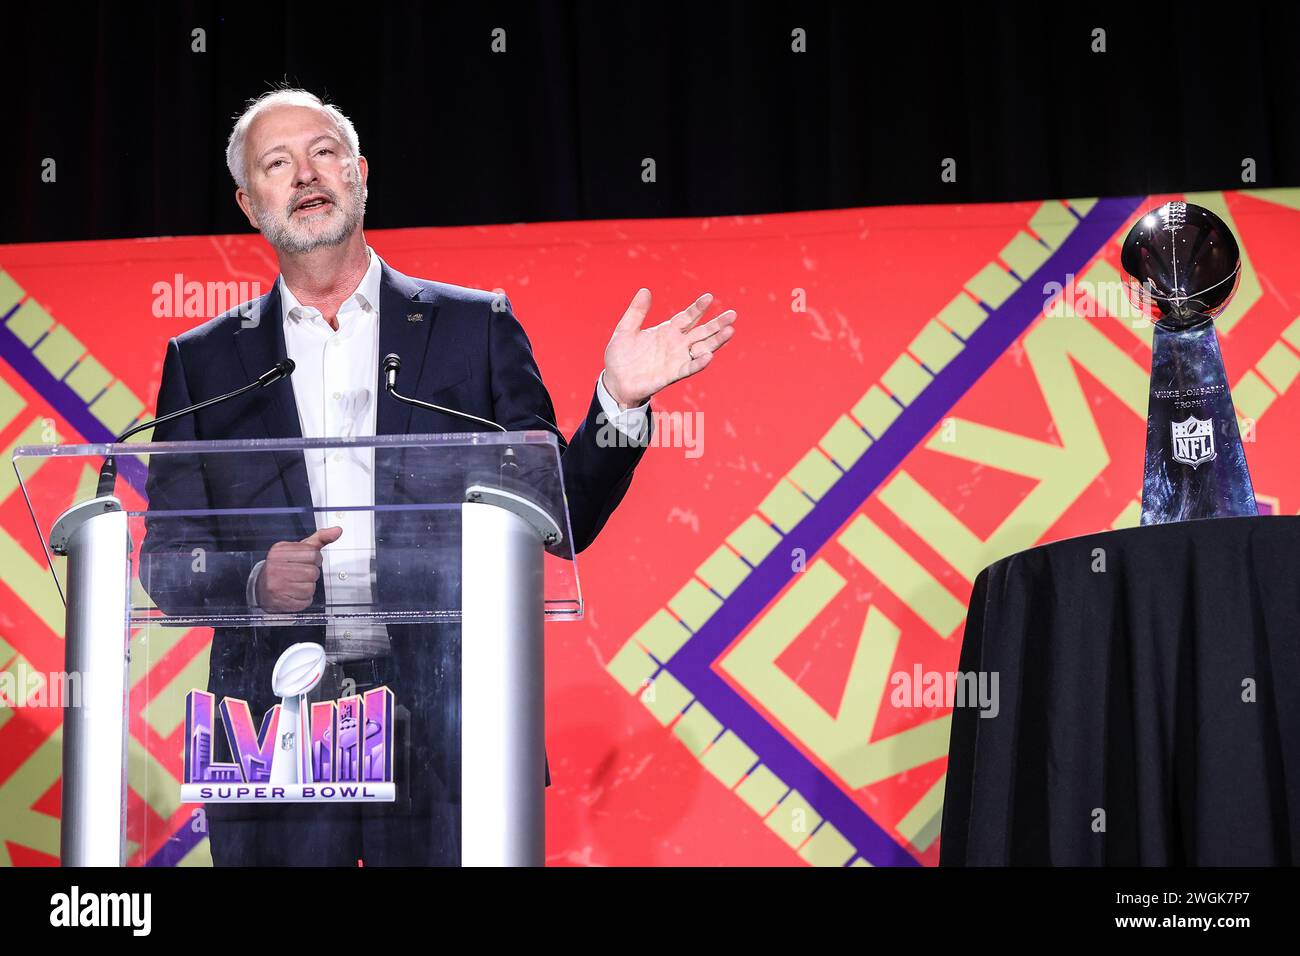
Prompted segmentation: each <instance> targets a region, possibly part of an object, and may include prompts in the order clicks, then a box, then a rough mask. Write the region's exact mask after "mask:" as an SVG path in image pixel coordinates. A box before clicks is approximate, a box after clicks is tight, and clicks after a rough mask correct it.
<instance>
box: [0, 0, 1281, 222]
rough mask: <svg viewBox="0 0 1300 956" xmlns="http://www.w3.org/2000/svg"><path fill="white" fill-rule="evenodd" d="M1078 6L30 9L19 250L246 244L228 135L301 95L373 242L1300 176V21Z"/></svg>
mask: <svg viewBox="0 0 1300 956" xmlns="http://www.w3.org/2000/svg"><path fill="white" fill-rule="evenodd" d="M1074 6H1075V5H1071V8H1070V9H1066V10H1062V9H1057V8H1055V5H1052V4H1040V5H1037V6H1036V7H1029V6H1028V5H1026V7H1025V8H1024V9H1015V8H1010V7H1009V8H1007V9H1003V8H1000V7H996V6H994V5H984V4H979V5H969V6H966V7H962V8H956V7H954V8H951V9H949V8H933V9H928V8H925V7H922V6H920V5H917V4H901V5H897V4H896V5H892V6H886V5H883V4H880V3H809V2H799V3H786V4H757V3H749V2H743V0H733V2H729V3H721V2H720V3H708V2H702V0H696V2H685V0H662V2H656V3H646V4H638V3H630V2H629V3H600V2H577V0H569V2H533V3H521V4H503V3H490V2H489V3H482V2H472V3H471V2H465V3H459V4H440V5H435V6H425V5H413V6H409V7H408V6H404V5H400V4H388V3H379V2H372V3H363V4H353V5H349V7H346V8H344V7H333V6H323V5H317V4H301V5H286V4H282V3H274V2H267V3H262V4H259V5H256V6H253V5H250V6H247V7H242V6H241V7H238V8H235V7H229V6H227V5H225V4H219V3H179V4H167V5H159V6H157V7H153V6H150V5H146V4H128V3H106V4H104V5H102V6H90V7H86V8H77V7H75V6H69V5H66V4H54V3H39V2H30V0H28V2H22V3H19V4H17V5H15V6H11V7H9V8H8V9H6V11H5V13H4V24H5V32H6V36H5V39H4V43H3V44H2V45H0V48H2V49H3V55H2V56H0V71H3V76H4V78H5V80H6V81H7V82H6V83H5V87H4V88H5V94H6V105H5V109H4V113H3V115H4V117H5V120H6V122H5V124H4V128H5V131H6V133H7V135H6V136H5V148H4V149H2V150H0V174H3V176H4V182H5V183H7V184H8V186H9V189H8V193H7V201H5V202H4V203H3V204H2V205H0V242H30V241H38V240H58V239H91V238H110V237H124V236H149V235H179V234H196V233H211V232H230V231H245V230H246V229H247V228H248V227H247V225H246V223H245V222H244V221H243V219H242V217H241V216H240V215H239V213H238V210H237V209H236V207H235V205H234V202H233V201H232V198H231V197H232V190H233V186H232V184H231V181H230V179H229V176H228V174H227V172H226V169H225V165H224V146H225V141H226V137H227V136H228V135H229V131H230V126H231V122H232V118H233V117H234V115H235V114H236V113H237V112H238V111H239V110H240V108H241V105H242V104H243V102H244V101H245V100H246V99H247V98H249V97H251V96H255V95H257V94H259V93H261V92H264V91H265V90H267V89H268V88H270V87H271V86H272V85H273V84H277V83H283V82H285V81H288V82H289V83H292V84H294V85H301V86H305V87H307V88H309V89H311V90H313V91H315V92H317V93H319V94H322V95H326V96H327V97H328V98H330V99H332V100H333V101H334V102H336V103H337V104H338V105H339V106H340V107H341V108H342V109H343V110H344V112H346V113H348V114H349V115H350V116H351V117H352V118H353V120H354V122H355V123H356V126H357V129H358V132H359V134H360V137H361V143H362V150H363V152H364V153H365V154H366V156H367V157H368V158H369V160H370V163H371V182H370V206H369V211H368V215H367V222H368V224H369V225H371V226H375V227H393V226H422V225H451V224H465V223H494V222H514V221H540V220H561V219H587V218H610V217H642V216H654V217H662V216H687V215H690V216H695V215H712V214H755V213H764V212H781V211H789V210H800V209H818V208H834V207H843V206H857V205H880V204H898V203H933V202H983V201H1000V200H1011V199H1038V198H1045V197H1068V196H1095V195H1118V194H1136V193H1152V192H1161V191H1182V190H1197V189H1223V188H1243V187H1245V188H1249V187H1251V186H1286V185H1297V184H1300V174H1297V168H1298V164H1300V109H1298V108H1297V102H1298V100H1300V57H1297V56H1296V55H1295V44H1296V38H1297V37H1300V13H1298V12H1297V8H1296V7H1295V6H1294V5H1288V6H1287V7H1286V8H1276V9H1275V8H1271V7H1269V6H1268V5H1260V4H1236V5H1232V6H1230V7H1224V8H1221V9H1220V11H1219V13H1218V15H1216V16H1213V17H1211V16H1205V17H1201V16H1198V15H1196V14H1194V13H1193V12H1192V10H1193V8H1192V7H1185V8H1178V7H1177V6H1170V5H1168V4H1151V5H1149V6H1148V7H1146V8H1138V7H1137V6H1136V5H1131V6H1128V7H1127V8H1125V7H1115V8H1114V9H1113V10H1112V11H1110V12H1107V11H1103V10H1101V9H1096V10H1094V9H1092V5H1087V6H1086V7H1081V8H1079V9H1074ZM498 27H500V28H502V29H504V30H505V41H506V52H505V53H493V52H492V49H491V44H492V31H493V29H494V28H498ZM796 28H798V29H802V30H804V31H806V46H807V51H806V52H803V53H796V52H793V51H792V49H791V46H792V42H793V40H792V31H793V30H795V29H796ZM196 29H201V30H203V31H205V43H206V52H202V53H197V52H193V51H192V49H191V47H192V44H193V42H194V41H193V34H192V31H194V30H196ZM1094 29H1101V30H1104V31H1105V47H1106V49H1105V52H1093V50H1092V47H1093V46H1094V44H1095V42H1096V40H1095V38H1094V34H1093V31H1094ZM47 158H48V159H53V160H54V161H55V163H56V166H55V172H56V176H57V178H56V181H55V182H53V183H45V182H42V179H41V176H42V168H43V167H42V164H43V162H44V160H46V159H47ZM646 158H651V159H653V160H654V161H655V165H656V168H655V174H656V181H655V182H653V183H646V182H643V180H642V162H643V160H644V159H646ZM949 158H950V159H953V160H955V161H956V181H955V182H944V181H943V180H942V178H941V172H942V166H941V164H942V163H943V161H944V160H945V159H949ZM1247 159H1250V160H1253V162H1254V170H1255V181H1254V182H1253V183H1249V182H1246V183H1243V179H1242V173H1243V161H1245V160H1247Z"/></svg>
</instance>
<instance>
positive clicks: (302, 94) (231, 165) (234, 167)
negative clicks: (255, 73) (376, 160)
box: [226, 89, 361, 189]
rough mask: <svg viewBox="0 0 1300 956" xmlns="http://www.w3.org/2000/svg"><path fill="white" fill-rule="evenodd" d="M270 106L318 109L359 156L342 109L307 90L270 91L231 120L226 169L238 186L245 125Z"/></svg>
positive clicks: (243, 180) (244, 171)
mask: <svg viewBox="0 0 1300 956" xmlns="http://www.w3.org/2000/svg"><path fill="white" fill-rule="evenodd" d="M273 106H309V107H311V108H313V109H318V110H320V111H322V112H323V113H324V114H325V115H326V116H328V117H329V118H330V119H331V120H333V121H334V125H336V126H337V127H338V128H339V133H340V134H341V136H340V138H341V139H342V141H343V143H344V145H346V146H347V148H348V150H349V151H350V152H351V153H352V156H353V158H354V159H355V158H356V157H358V156H360V155H361V143H360V142H359V141H358V140H357V131H356V129H355V128H354V127H353V125H352V120H350V119H348V118H347V117H346V116H344V115H343V111H342V110H340V109H339V108H338V107H337V106H335V105H334V104H332V103H326V102H324V101H323V100H321V98H320V97H319V96H317V95H316V94H315V93H309V92H308V91H307V90H295V89H285V90H272V91H271V92H269V93H263V94H262V95H261V96H259V97H257V99H253V100H249V101H248V106H247V108H246V109H245V110H244V112H243V113H242V114H240V116H239V119H237V120H235V128H234V129H233V130H231V131H230V141H229V142H228V143H226V168H227V169H229V170H230V175H231V176H232V177H234V180H235V183H236V185H238V186H239V188H240V189H246V188H247V187H248V166H247V163H246V159H245V157H244V143H245V141H246V140H247V139H248V128H249V127H250V126H252V125H253V120H255V119H257V117H258V114H260V113H261V112H262V111H263V110H267V109H270V108H271V107H273Z"/></svg>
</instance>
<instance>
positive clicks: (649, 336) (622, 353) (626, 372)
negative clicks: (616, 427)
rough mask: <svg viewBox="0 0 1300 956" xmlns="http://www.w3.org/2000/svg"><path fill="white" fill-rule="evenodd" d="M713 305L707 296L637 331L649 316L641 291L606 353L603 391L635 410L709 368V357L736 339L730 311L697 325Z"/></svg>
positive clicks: (648, 300) (647, 299)
mask: <svg viewBox="0 0 1300 956" xmlns="http://www.w3.org/2000/svg"><path fill="white" fill-rule="evenodd" d="M712 301H713V296H712V295H711V294H710V293H708V292H706V293H704V295H702V296H700V297H699V298H698V299H696V300H695V301H694V302H693V303H692V304H691V305H689V306H687V307H686V308H685V309H684V310H682V311H681V312H678V313H677V314H676V315H674V316H673V317H672V318H671V319H669V320H668V321H666V322H661V323H659V324H658V325H655V326H652V327H650V328H648V329H645V328H642V327H641V326H642V323H644V322H645V320H646V317H647V316H648V315H649V314H650V303H651V298H650V290H649V289H641V290H640V291H639V292H637V294H636V295H635V296H633V297H632V303H631V304H630V305H629V306H628V307H627V311H626V312H624V313H623V318H621V319H619V322H618V325H616V326H615V327H614V335H613V337H612V338H610V340H609V345H607V346H606V347H605V388H607V389H608V390H609V393H610V395H612V396H613V398H614V400H615V401H616V402H618V403H619V404H620V405H622V406H624V407H631V406H633V405H640V404H642V403H643V402H645V401H647V400H648V399H649V398H650V397H651V396H652V395H654V394H655V393H656V392H658V391H660V390H661V389H664V388H667V387H668V386H669V385H671V384H672V383H673V382H676V381H678V380H679V379H683V378H688V377H689V376H691V375H694V374H695V373H696V372H699V371H702V370H703V369H705V368H707V367H708V365H709V363H710V362H712V361H713V353H714V352H716V351H717V350H718V349H720V348H722V346H723V345H725V344H726V343H727V342H728V341H730V339H731V337H732V336H733V335H735V333H736V329H735V326H734V325H733V323H734V322H735V321H736V313H735V311H734V310H731V309H728V310H727V311H726V312H723V313H722V314H721V315H718V316H715V317H714V318H712V319H710V320H709V321H708V322H704V323H700V318H701V317H702V316H703V315H704V313H705V310H707V309H708V307H709V304H710V303H711V302H712ZM697 323H700V324H697Z"/></svg>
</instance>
